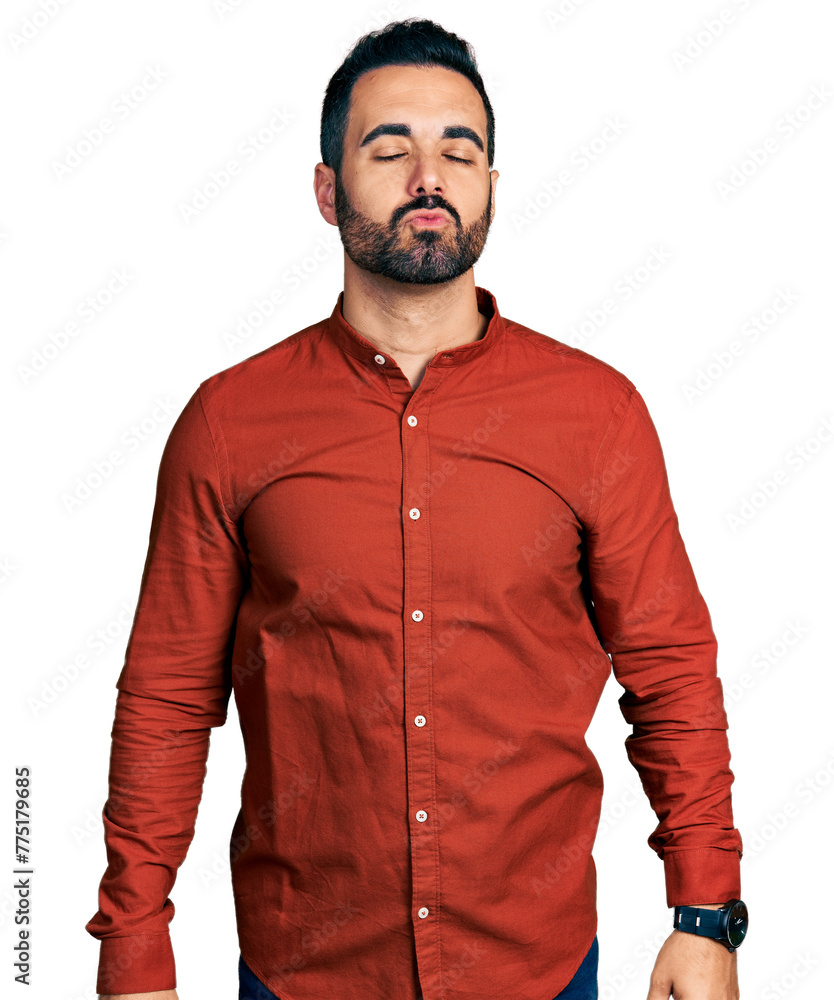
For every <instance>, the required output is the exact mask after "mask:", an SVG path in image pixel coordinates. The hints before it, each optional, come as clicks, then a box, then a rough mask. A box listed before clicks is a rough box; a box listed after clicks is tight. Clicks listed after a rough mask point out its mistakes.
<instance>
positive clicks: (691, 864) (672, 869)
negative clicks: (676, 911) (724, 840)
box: [663, 847, 741, 907]
mask: <svg viewBox="0 0 834 1000" xmlns="http://www.w3.org/2000/svg"><path fill="white" fill-rule="evenodd" d="M663 870H664V874H665V877H666V905H667V906H670V907H673V906H690V905H691V903H692V900H693V899H698V900H706V899H710V900H715V901H716V902H721V903H725V902H726V901H727V900H728V899H740V898H741V855H740V854H739V852H738V851H727V850H724V849H723V848H720V847H693V848H690V849H688V850H680V851H672V852H671V853H670V854H664V856H663Z"/></svg>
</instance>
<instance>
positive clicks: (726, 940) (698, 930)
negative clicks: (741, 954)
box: [674, 899, 747, 951]
mask: <svg viewBox="0 0 834 1000" xmlns="http://www.w3.org/2000/svg"><path fill="white" fill-rule="evenodd" d="M674 927H675V930H676V931H688V932H689V933H690V934H700V935H701V937H708V938H713V939H714V940H716V941H720V942H721V944H723V945H724V947H725V948H726V949H727V950H728V951H735V950H736V948H738V946H739V945H740V944H741V942H742V941H743V940H744V937H745V935H746V934H747V906H746V904H745V903H743V902H742V901H741V900H740V899H730V900H728V901H727V902H726V903H725V904H724V905H723V906H722V907H721V909H719V910H710V909H708V908H705V907H702V906H676V907H675V924H674Z"/></svg>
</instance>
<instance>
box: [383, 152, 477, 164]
mask: <svg viewBox="0 0 834 1000" xmlns="http://www.w3.org/2000/svg"><path fill="white" fill-rule="evenodd" d="M445 155H446V156H447V157H448V158H449V159H450V160H454V161H455V163H471V162H472V161H471V160H464V159H463V157H461V156H452V154H451V153H446V154H445ZM401 156H405V153H395V154H394V155H393V156H375V157H374V159H376V160H398V159H399V158H400V157H401Z"/></svg>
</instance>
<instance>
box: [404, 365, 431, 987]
mask: <svg viewBox="0 0 834 1000" xmlns="http://www.w3.org/2000/svg"><path fill="white" fill-rule="evenodd" d="M427 375H428V373H427ZM424 381H425V376H424ZM429 399H430V395H429V394H427V393H425V392H424V393H422V394H421V397H420V403H419V406H420V415H419V417H418V416H417V415H416V414H414V413H409V414H408V415H407V416H406V417H405V419H404V420H403V424H402V435H401V445H402V470H403V484H402V489H403V492H402V512H403V517H402V521H403V547H404V551H403V571H404V574H405V579H404V581H403V584H404V586H403V596H404V608H403V617H404V619H405V621H404V635H405V638H404V646H403V654H404V664H403V671H404V682H405V689H404V699H405V717H406V719H412V720H413V725H410V726H407V727H406V753H407V758H408V768H407V775H408V802H409V813H408V823H409V827H410V829H409V833H410V841H409V842H410V851H411V869H412V906H413V908H414V909H413V912H414V914H415V920H414V931H415V947H416V952H417V961H418V966H419V968H420V970H421V972H422V973H423V974H425V975H426V976H427V977H428V980H429V981H431V980H434V979H435V978H436V977H439V976H440V956H441V949H440V925H439V922H438V920H437V914H438V912H439V908H438V906H437V905H436V904H437V901H438V899H439V892H440V887H439V877H440V876H439V871H438V868H437V860H436V859H437V847H438V845H437V826H436V824H435V814H434V804H435V802H436V792H435V779H434V752H435V751H434V737H433V733H432V731H431V729H432V727H431V726H430V725H428V724H427V720H429V719H431V718H432V715H431V691H432V673H431V672H432V657H431V592H430V581H431V565H430V560H429V552H430V546H429V530H430V519H429V513H430V512H429V506H428V504H429V496H430V491H429V488H428V483H427V475H428V473H427V470H428V468H429V450H430V444H429V435H428V424H427V412H426V410H427V406H428V401H429ZM412 401H416V399H415V397H414V396H413V397H412Z"/></svg>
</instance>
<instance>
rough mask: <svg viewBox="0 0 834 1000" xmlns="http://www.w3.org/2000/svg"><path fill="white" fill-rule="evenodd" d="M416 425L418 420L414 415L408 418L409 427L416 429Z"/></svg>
mask: <svg viewBox="0 0 834 1000" xmlns="http://www.w3.org/2000/svg"><path fill="white" fill-rule="evenodd" d="M416 424H417V418H416V417H415V416H414V414H413V413H412V414H410V415H409V417H408V426H409V427H414V426H415V425H416Z"/></svg>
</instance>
